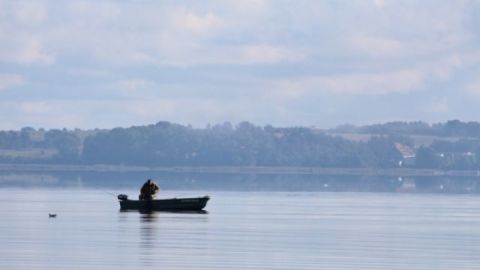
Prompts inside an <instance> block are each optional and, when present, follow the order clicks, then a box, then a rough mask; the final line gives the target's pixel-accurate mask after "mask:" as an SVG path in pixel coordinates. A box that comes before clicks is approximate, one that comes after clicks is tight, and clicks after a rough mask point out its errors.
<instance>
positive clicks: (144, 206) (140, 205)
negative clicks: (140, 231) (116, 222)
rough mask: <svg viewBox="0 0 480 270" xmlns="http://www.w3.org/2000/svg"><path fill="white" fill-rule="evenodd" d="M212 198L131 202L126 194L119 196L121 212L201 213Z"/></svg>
mask: <svg viewBox="0 0 480 270" xmlns="http://www.w3.org/2000/svg"><path fill="white" fill-rule="evenodd" d="M208 200H210V197H208V196H204V197H196V198H173V199H161V200H130V199H128V196H127V195H125V194H120V195H118V201H119V202H120V210H122V211H123V210H138V211H201V210H202V209H203V208H205V206H206V205H207V202H208Z"/></svg>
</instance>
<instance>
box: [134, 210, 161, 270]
mask: <svg viewBox="0 0 480 270" xmlns="http://www.w3.org/2000/svg"><path fill="white" fill-rule="evenodd" d="M157 220H158V213H155V212H147V213H140V241H139V246H140V254H139V255H140V257H139V260H140V264H141V265H142V266H152V265H153V263H154V255H155V252H154V250H156V248H157V246H156V244H157V241H158V239H157V238H158V237H157V229H158V228H157V226H158V224H157V223H156V221H157Z"/></svg>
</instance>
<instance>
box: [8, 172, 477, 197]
mask: <svg viewBox="0 0 480 270" xmlns="http://www.w3.org/2000/svg"><path fill="white" fill-rule="evenodd" d="M147 178H154V179H155V180H156V182H157V183H158V184H160V186H161V188H162V189H163V190H190V191H193V190H202V191H210V190H211V191H214V190H217V191H319V192H346V191H348V192H392V193H399V192H400V193H405V192H407V193H456V194H458V193H465V194H474V193H480V187H479V186H478V182H479V180H480V177H473V176H464V177H453V176H415V177H413V176H401V177H399V176H375V175H373V176H359V175H295V174H289V175H286V174H222V173H167V172H124V173H114V172H103V173H102V172H72V171H71V172H42V173H39V174H38V175H36V174H35V173H31V172H25V173H23V174H22V173H21V172H10V173H9V172H1V173H0V188H2V187H63V188H64V187H82V188H84V187H89V188H108V189H111V188H115V189H117V190H125V189H138V188H139V187H140V186H141V185H142V184H143V182H144V181H145V179H147Z"/></svg>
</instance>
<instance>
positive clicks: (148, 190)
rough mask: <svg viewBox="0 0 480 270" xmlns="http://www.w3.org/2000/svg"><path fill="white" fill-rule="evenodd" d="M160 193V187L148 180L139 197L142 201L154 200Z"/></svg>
mask: <svg viewBox="0 0 480 270" xmlns="http://www.w3.org/2000/svg"><path fill="white" fill-rule="evenodd" d="M158 191H160V187H159V186H158V185H157V184H155V182H153V180H152V179H148V180H147V182H145V184H143V186H142V188H141V189H140V196H138V197H139V199H140V200H153V197H154V196H155V194H156V193H158Z"/></svg>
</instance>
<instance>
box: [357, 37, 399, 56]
mask: <svg viewBox="0 0 480 270" xmlns="http://www.w3.org/2000/svg"><path fill="white" fill-rule="evenodd" d="M349 44H350V46H351V48H352V49H353V50H355V51H358V52H361V53H366V54H368V55H371V56H398V55H399V54H401V53H402V52H403V50H404V44H403V43H402V42H400V41H398V40H394V39H388V38H379V37H370V36H366V35H356V36H354V37H352V38H351V39H350V42H349Z"/></svg>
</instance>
